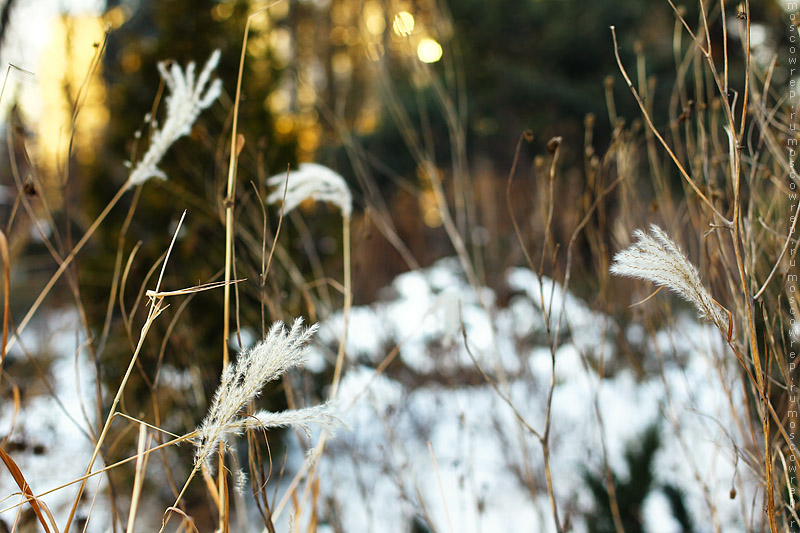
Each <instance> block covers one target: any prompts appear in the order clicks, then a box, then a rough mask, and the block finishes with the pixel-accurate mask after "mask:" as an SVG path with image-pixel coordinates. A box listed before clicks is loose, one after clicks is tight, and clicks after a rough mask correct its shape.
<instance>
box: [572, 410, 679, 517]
mask: <svg viewBox="0 0 800 533" xmlns="http://www.w3.org/2000/svg"><path fill="white" fill-rule="evenodd" d="M660 444H661V442H660V431H659V429H658V425H657V424H652V425H650V426H648V427H647V428H646V429H645V430H644V432H643V433H642V435H641V437H640V438H639V439H638V440H637V442H636V443H635V444H633V443H631V444H629V445H628V448H627V449H626V450H625V462H626V463H627V467H628V472H629V474H628V480H627V481H622V480H621V479H620V478H619V476H618V475H617V474H616V473H615V472H612V479H613V483H614V489H615V492H616V497H617V506H618V508H619V515H620V516H619V517H620V520H621V522H622V527H623V528H624V529H625V531H645V527H644V521H643V515H642V513H643V511H644V502H645V500H646V499H647V497H648V496H649V495H650V493H651V492H652V491H654V490H658V489H659V486H658V485H657V483H656V480H655V475H654V472H653V468H654V464H653V461H654V460H655V456H656V453H657V452H658V448H659V447H660ZM583 477H584V481H585V482H586V485H587V486H588V488H589V490H590V491H591V493H592V496H593V497H594V500H595V510H594V512H592V513H590V514H588V515H586V517H585V518H586V524H587V526H588V527H589V531H590V533H605V532H608V531H615V530H616V527H615V525H614V517H613V515H612V513H611V503H610V502H611V500H610V497H609V494H608V490H607V489H606V476H605V474H604V473H602V472H599V473H596V474H595V473H593V472H589V471H585V472H584V476H583ZM661 490H662V491H663V493H664V495H665V496H666V497H667V500H668V501H669V503H670V507H671V509H672V513H673V516H674V517H675V519H676V520H677V521H678V522H679V523H680V524H681V527H682V529H683V531H684V532H687V533H688V532H690V531H694V528H693V525H692V520H691V517H690V516H689V513H688V510H687V509H686V504H685V502H684V498H683V494H682V493H681V491H680V490H679V489H678V488H676V487H674V486H672V485H667V486H664V487H661Z"/></svg>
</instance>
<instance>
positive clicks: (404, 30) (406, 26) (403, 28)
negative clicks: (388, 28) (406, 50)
mask: <svg viewBox="0 0 800 533" xmlns="http://www.w3.org/2000/svg"><path fill="white" fill-rule="evenodd" d="M392 30H393V31H394V33H395V35H397V36H398V37H408V36H409V35H411V32H413V31H414V15H412V14H411V13H409V12H408V11H401V12H400V13H398V14H397V15H395V16H394V22H393V23H392Z"/></svg>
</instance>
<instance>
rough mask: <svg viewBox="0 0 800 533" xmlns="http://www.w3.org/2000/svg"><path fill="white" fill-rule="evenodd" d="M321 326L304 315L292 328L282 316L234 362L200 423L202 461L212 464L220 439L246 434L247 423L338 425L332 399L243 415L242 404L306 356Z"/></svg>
mask: <svg viewBox="0 0 800 533" xmlns="http://www.w3.org/2000/svg"><path fill="white" fill-rule="evenodd" d="M316 329H317V326H316V324H315V325H313V326H311V327H309V328H303V320H302V319H300V318H298V319H297V320H295V322H294V324H293V325H292V328H291V330H289V331H288V332H287V331H286V329H285V328H284V326H283V323H282V322H276V323H275V324H273V325H272V328H270V330H269V333H268V334H267V337H266V338H265V339H264V340H263V341H261V342H259V343H258V344H256V345H255V346H254V347H253V348H251V349H250V350H247V351H245V352H243V353H242V354H241V355H240V356H239V358H238V360H237V361H236V362H235V363H231V364H230V365H228V367H227V368H226V369H225V371H224V372H223V373H222V379H221V381H220V384H219V387H218V388H217V392H216V393H215V394H214V400H213V402H212V403H211V408H210V409H209V411H208V415H206V418H205V420H203V423H202V424H201V425H200V427H199V428H198V433H199V442H198V443H197V446H198V448H197V451H196V452H195V463H196V464H201V463H205V465H206V466H207V467H208V468H209V469H211V461H210V458H211V457H212V454H213V453H214V452H215V451H216V450H217V449H218V448H219V445H220V443H226V438H227V437H228V436H229V435H238V434H241V432H242V431H243V430H244V429H246V428H255V427H260V428H270V427H279V426H297V427H301V428H303V429H306V430H308V427H309V425H311V424H317V425H322V426H330V425H335V421H336V417H335V416H334V415H333V414H332V410H331V408H330V406H329V405H327V404H325V405H320V406H316V407H310V408H306V409H298V410H294V411H283V412H281V413H271V412H269V411H261V412H259V413H256V414H255V415H241V411H242V409H243V408H244V407H245V406H246V405H247V403H248V402H250V400H252V399H254V398H255V397H256V396H258V395H259V394H260V393H261V389H262V388H263V387H264V385H265V384H266V383H267V382H269V381H272V380H275V379H277V378H278V377H280V376H281V375H282V374H283V373H285V372H286V371H287V370H288V369H290V368H292V367H295V366H301V365H302V364H303V363H304V362H305V359H306V351H307V344H308V341H309V340H310V338H311V336H312V335H313V334H314V331H316Z"/></svg>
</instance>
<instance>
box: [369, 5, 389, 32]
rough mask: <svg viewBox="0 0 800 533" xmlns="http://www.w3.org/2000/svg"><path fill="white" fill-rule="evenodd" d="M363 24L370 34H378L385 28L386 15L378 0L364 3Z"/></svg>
mask: <svg viewBox="0 0 800 533" xmlns="http://www.w3.org/2000/svg"><path fill="white" fill-rule="evenodd" d="M364 25H365V26H366V27H367V31H368V32H369V33H371V34H372V35H380V34H382V33H383V30H385V29H386V17H385V16H384V14H383V8H382V7H381V5H380V4H379V3H378V2H367V3H366V4H364Z"/></svg>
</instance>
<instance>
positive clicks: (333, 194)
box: [267, 163, 353, 218]
mask: <svg viewBox="0 0 800 533" xmlns="http://www.w3.org/2000/svg"><path fill="white" fill-rule="evenodd" d="M286 178H287V175H286V173H285V172H284V173H283V174H278V175H275V176H272V177H271V178H268V179H267V185H269V186H271V187H276V188H275V190H273V191H272V193H271V194H270V195H269V196H268V197H267V201H268V202H269V203H271V204H274V203H277V202H279V201H280V200H281V199H284V198H283V193H284V189H286V198H285V199H284V204H283V210H284V212H286V213H288V212H289V211H291V210H292V209H294V208H295V207H297V206H298V205H300V203H301V202H303V201H304V200H306V199H309V198H311V199H314V200H316V201H318V202H330V203H332V204H334V205H336V206H337V207H338V208H339V209H340V210H341V212H342V216H343V217H345V218H350V213H351V212H352V210H353V198H352V196H351V195H350V189H349V188H348V187H347V183H346V182H345V181H344V178H343V177H342V176H340V175H339V174H337V173H336V172H334V171H333V170H331V169H329V168H328V167H326V166H323V165H318V164H317V163H300V168H299V169H298V170H294V171H292V172H289V175H288V178H289V186H288V188H286Z"/></svg>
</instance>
